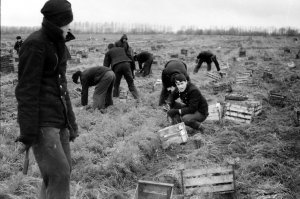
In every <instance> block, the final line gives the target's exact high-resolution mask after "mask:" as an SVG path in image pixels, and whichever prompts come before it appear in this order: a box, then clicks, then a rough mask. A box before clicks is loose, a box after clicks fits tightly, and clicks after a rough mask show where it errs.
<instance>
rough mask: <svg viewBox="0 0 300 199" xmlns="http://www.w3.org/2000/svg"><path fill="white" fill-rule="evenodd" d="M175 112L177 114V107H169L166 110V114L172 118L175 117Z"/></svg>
mask: <svg viewBox="0 0 300 199" xmlns="http://www.w3.org/2000/svg"><path fill="white" fill-rule="evenodd" d="M177 114H179V109H170V110H169V111H168V115H169V116H170V117H172V118H173V117H175V116H176V115H177Z"/></svg>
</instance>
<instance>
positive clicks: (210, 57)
mask: <svg viewBox="0 0 300 199" xmlns="http://www.w3.org/2000/svg"><path fill="white" fill-rule="evenodd" d="M203 62H206V64H207V71H210V70H211V63H212V62H214V64H215V66H216V68H217V71H219V74H220V76H221V77H222V76H223V75H222V73H221V72H220V66H219V62H218V60H217V57H216V55H214V54H213V53H211V52H210V51H202V52H200V53H199V55H198V56H197V60H196V63H197V65H196V66H195V69H194V71H193V73H194V74H196V73H197V72H198V71H199V69H200V67H201V65H202V63H203Z"/></svg>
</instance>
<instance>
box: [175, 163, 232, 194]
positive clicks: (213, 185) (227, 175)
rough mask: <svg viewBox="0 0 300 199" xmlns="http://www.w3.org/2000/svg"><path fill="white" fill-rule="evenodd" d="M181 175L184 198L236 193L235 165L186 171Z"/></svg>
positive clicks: (182, 171)
mask: <svg viewBox="0 0 300 199" xmlns="http://www.w3.org/2000/svg"><path fill="white" fill-rule="evenodd" d="M180 173H181V179H182V187H183V193H184V196H193V195H197V194H203V193H234V192H235V174H234V168H233V165H228V166H217V167H215V166H211V167H203V168H198V169H184V170H181V172H180Z"/></svg>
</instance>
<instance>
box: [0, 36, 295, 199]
mask: <svg viewBox="0 0 300 199" xmlns="http://www.w3.org/2000/svg"><path fill="white" fill-rule="evenodd" d="M120 36H121V35H78V36H77V40H75V41H71V42H69V43H68V44H67V45H68V47H69V48H70V51H71V52H78V51H84V52H87V57H85V58H80V63H71V62H70V63H69V66H68V69H67V78H68V87H69V91H70V96H71V99H72V104H73V108H74V112H75V114H76V118H77V122H78V125H79V127H80V136H79V137H78V138H77V139H76V140H75V142H74V143H71V149H72V164H73V170H72V179H71V180H72V181H71V196H72V198H73V199H75V198H76V199H92V198H93V199H94V198H111V199H112V198H132V197H133V195H134V192H135V188H136V186H137V181H138V180H150V181H156V182H165V183H172V184H174V191H173V198H174V199H175V198H180V197H181V195H182V185H181V178H180V175H179V172H180V170H181V169H186V168H197V167H200V166H206V167H209V166H212V165H214V166H222V165H227V164H233V165H234V169H235V183H236V193H235V195H236V196H237V198H240V199H248V198H253V199H271V198H275V199H281V198H287V199H289V198H290V199H296V198H300V188H299V187H300V167H299V165H300V155H299V154H300V127H299V125H297V121H296V119H295V118H296V116H295V111H294V110H295V109H296V108H299V107H300V60H299V59H296V53H297V52H298V51H299V49H300V43H298V42H300V41H298V40H297V41H296V40H295V39H294V38H293V37H249V36H183V35H128V38H129V40H128V42H129V45H130V46H131V47H132V48H133V50H134V51H135V52H141V51H148V52H151V53H153V55H154V57H155V63H154V64H153V65H152V74H151V75H150V76H149V77H145V78H144V77H140V76H139V75H138V74H137V75H136V78H135V85H136V86H137V89H138V91H139V92H140V95H141V101H140V102H139V103H137V102H136V101H135V100H134V99H133V97H132V96H131V94H130V93H129V94H128V98H127V100H126V102H124V100H120V99H118V98H114V105H113V106H111V107H109V108H108V109H107V111H106V112H105V113H102V112H100V111H97V110H95V111H93V110H90V109H89V110H85V109H82V108H81V107H82V106H81V104H80V97H79V96H78V94H77V93H76V91H75V89H76V88H78V87H79V85H75V84H74V83H73V82H72V79H71V75H72V74H73V73H74V72H75V71H77V70H83V69H85V68H88V67H92V66H96V65H102V64H103V59H104V54H105V52H106V47H107V45H108V43H111V42H114V41H116V40H118V39H119V37H120ZM12 42H13V40H12V39H11V38H10V37H9V36H5V35H4V36H2V39H1V43H6V44H7V45H6V47H5V46H4V45H2V44H1V49H3V48H9V47H11V45H12ZM241 47H242V48H243V49H244V50H245V51H246V55H245V56H242V57H240V56H239V52H240V48H241ZM182 49H186V50H187V52H188V54H187V55H183V54H181V50H182ZM288 49H289V51H290V52H288ZM202 50H210V51H212V52H213V53H215V54H216V56H217V59H218V61H219V63H220V67H221V71H222V72H224V74H226V75H225V76H224V78H222V79H221V80H220V81H219V83H230V84H231V87H232V90H233V93H239V94H242V95H247V97H248V98H249V100H252V101H259V102H261V104H262V112H261V113H260V114H259V115H258V116H255V117H253V120H252V121H251V123H250V124H248V123H239V122H236V121H232V120H225V119H224V120H222V121H212V120H206V121H205V122H204V123H203V126H204V128H205V129H204V130H203V131H202V132H201V131H195V130H193V129H191V128H189V127H187V132H188V135H189V138H188V140H187V143H185V144H180V145H179V144H173V145H171V146H170V147H169V148H167V149H163V148H162V147H161V141H160V139H159V137H158V134H157V132H158V131H159V130H160V129H162V128H164V127H167V126H170V125H171V124H170V123H169V121H168V120H167V117H166V113H165V112H164V111H163V109H162V107H159V106H158V99H159V94H160V86H159V85H158V86H154V83H155V82H156V81H157V79H160V77H161V71H162V69H163V68H164V64H165V63H166V62H167V61H169V60H172V59H180V60H183V61H184V62H185V63H186V64H187V66H188V72H189V75H190V77H191V81H192V82H193V83H194V84H195V85H197V86H198V87H199V88H200V90H201V92H202V94H203V96H204V97H205V98H206V99H207V101H208V103H209V104H210V105H212V106H214V105H215V104H216V103H217V102H220V103H222V104H224V103H226V102H228V101H226V100H225V95H226V94H228V93H227V92H226V90H221V91H215V90H214V85H216V84H214V83H213V82H212V80H213V79H212V78H210V77H209V76H208V75H207V71H206V64H203V65H202V67H201V69H200V70H199V72H198V73H197V74H193V73H192V71H193V69H194V67H195V65H196V64H195V60H196V56H197V55H198V53H199V52H200V51H202ZM174 56H175V57H176V56H177V57H178V58H172V57H174ZM78 57H79V55H78ZM16 64H17V63H16ZM214 71H216V68H215V66H214V64H212V72H214ZM249 71H252V72H253V73H252V77H249V78H250V79H251V80H253V81H251V83H249V84H238V83H236V79H237V77H239V76H243V75H244V74H245V73H246V72H249ZM266 74H271V75H272V77H270V76H267V75H266ZM14 79H17V74H16V73H10V74H3V73H2V74H1V85H2V86H1V118H0V120H1V131H0V161H1V164H0V198H1V196H3V197H4V196H6V197H7V198H37V195H38V192H39V187H40V182H41V179H40V174H39V170H38V166H37V164H36V162H35V160H34V157H33V155H32V153H31V154H30V166H29V171H28V175H27V176H24V175H23V174H22V172H21V171H22V167H23V166H22V165H23V159H24V156H23V155H22V154H21V155H20V154H18V152H17V147H18V146H17V144H16V143H15V142H14V140H15V138H16V137H17V136H18V134H19V129H18V125H17V121H16V115H17V103H16V99H15V96H14V89H15V86H16V81H13V80H14ZM121 87H122V90H123V91H125V92H126V91H128V88H127V85H126V82H125V81H124V79H123V80H122V83H121ZM271 90H272V91H274V92H276V93H279V94H280V95H282V96H285V99H284V100H283V102H282V104H281V105H282V106H276V105H271V104H270V99H269V92H270V91H271ZM93 91H94V88H90V90H89V103H91V102H92V94H93ZM232 103H234V102H232ZM201 197H202V198H231V197H232V195H231V194H206V195H205V194H204V195H203V194H202V195H201ZM190 198H200V196H191V197H190Z"/></svg>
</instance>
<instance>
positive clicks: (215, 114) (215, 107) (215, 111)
mask: <svg viewBox="0 0 300 199" xmlns="http://www.w3.org/2000/svg"><path fill="white" fill-rule="evenodd" d="M208 113H209V115H208V116H207V118H206V120H208V121H220V119H221V118H222V114H223V106H222V104H220V103H216V104H210V105H208Z"/></svg>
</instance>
